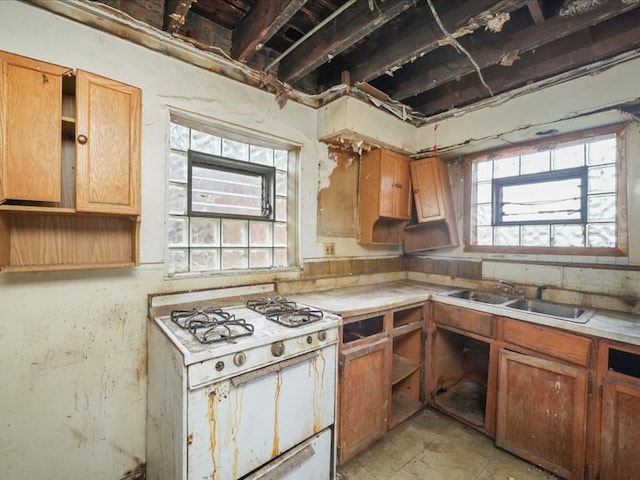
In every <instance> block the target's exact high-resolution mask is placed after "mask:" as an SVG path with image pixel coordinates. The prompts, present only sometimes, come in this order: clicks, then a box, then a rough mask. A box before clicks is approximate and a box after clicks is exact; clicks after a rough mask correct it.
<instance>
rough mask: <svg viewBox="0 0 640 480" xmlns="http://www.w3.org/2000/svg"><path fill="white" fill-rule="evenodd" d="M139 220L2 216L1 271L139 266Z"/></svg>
mask: <svg viewBox="0 0 640 480" xmlns="http://www.w3.org/2000/svg"><path fill="white" fill-rule="evenodd" d="M138 237H139V221H138V218H137V217H123V216H107V215H102V216H85V215H70V214H68V212H63V213H62V214H59V215H56V214H52V213H49V212H47V213H46V214H40V213H36V212H29V214H27V215H25V214H23V212H11V211H2V212H0V271H5V272H26V271H44V270H71V269H82V268H96V267H100V268H106V267H123V266H134V265H137V264H138V261H139V260H138Z"/></svg>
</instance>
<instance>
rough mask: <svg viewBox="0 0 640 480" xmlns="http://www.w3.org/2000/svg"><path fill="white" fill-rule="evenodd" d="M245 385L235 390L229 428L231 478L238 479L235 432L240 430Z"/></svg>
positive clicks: (237, 449) (237, 454)
mask: <svg viewBox="0 0 640 480" xmlns="http://www.w3.org/2000/svg"><path fill="white" fill-rule="evenodd" d="M246 386H247V384H246V383H242V384H240V385H239V386H238V388H237V389H236V394H235V395H234V396H235V400H236V402H235V403H236V407H235V408H234V409H233V423H232V426H231V436H232V438H233V477H234V478H237V477H238V457H239V456H240V449H239V448H238V436H237V435H236V434H237V432H238V431H239V430H240V421H241V420H242V406H243V404H244V392H245V390H246Z"/></svg>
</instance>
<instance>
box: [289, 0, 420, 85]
mask: <svg viewBox="0 0 640 480" xmlns="http://www.w3.org/2000/svg"><path fill="white" fill-rule="evenodd" d="M417 1H418V0H396V1H387V2H383V3H379V4H378V3H377V2H373V3H374V4H375V6H374V9H373V10H371V9H370V8H369V5H370V2H365V1H359V2H357V3H356V5H355V6H353V7H352V8H350V9H348V10H346V11H345V12H344V13H343V14H342V15H340V16H339V17H337V18H336V19H334V20H333V21H332V22H331V23H330V24H328V25H325V26H324V27H323V28H322V29H321V30H320V31H318V32H317V33H316V34H315V35H313V36H312V37H311V38H309V39H308V40H307V41H306V42H305V43H303V44H302V45H300V47H298V48H297V49H296V50H294V51H293V52H292V53H291V54H290V55H289V56H288V57H286V58H285V59H284V60H283V61H282V62H281V64H280V70H279V77H280V78H281V79H282V80H283V81H285V82H293V81H296V80H299V79H301V78H302V77H304V76H305V75H307V74H308V73H309V72H311V71H312V70H314V69H316V68H318V67H319V66H320V65H322V64H324V63H326V62H328V61H330V60H331V59H332V58H334V57H335V56H336V55H338V54H340V53H342V52H343V51H344V50H345V49H347V48H349V47H350V46H352V45H354V44H355V43H356V42H358V41H359V40H361V39H363V38H364V37H366V36H367V35H369V34H370V33H371V32H373V31H374V30H376V29H378V28H380V27H381V26H382V25H384V24H385V23H386V22H388V21H389V20H391V19H393V18H395V17H396V16H398V15H400V14H401V13H402V12H404V11H405V10H406V9H408V8H410V7H412V6H413V5H415V4H416V2H417Z"/></svg>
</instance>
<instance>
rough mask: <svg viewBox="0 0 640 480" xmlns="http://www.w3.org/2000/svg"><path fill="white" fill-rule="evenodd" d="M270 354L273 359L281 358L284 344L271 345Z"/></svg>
mask: <svg viewBox="0 0 640 480" xmlns="http://www.w3.org/2000/svg"><path fill="white" fill-rule="evenodd" d="M271 353H272V354H273V356H274V357H281V356H282V354H283V353H284V343H282V342H276V343H274V344H273V345H271Z"/></svg>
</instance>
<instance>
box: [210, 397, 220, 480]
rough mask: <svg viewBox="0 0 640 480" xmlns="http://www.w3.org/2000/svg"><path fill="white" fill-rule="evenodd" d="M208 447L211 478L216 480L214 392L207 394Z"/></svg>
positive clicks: (216, 419) (216, 420)
mask: <svg viewBox="0 0 640 480" xmlns="http://www.w3.org/2000/svg"><path fill="white" fill-rule="evenodd" d="M208 403H209V445H210V446H211V463H212V465H213V471H212V472H211V478H217V475H216V465H217V462H216V428H217V424H218V417H217V415H216V413H217V412H216V390H213V391H211V392H209V398H208Z"/></svg>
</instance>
